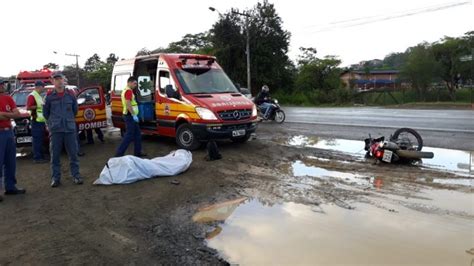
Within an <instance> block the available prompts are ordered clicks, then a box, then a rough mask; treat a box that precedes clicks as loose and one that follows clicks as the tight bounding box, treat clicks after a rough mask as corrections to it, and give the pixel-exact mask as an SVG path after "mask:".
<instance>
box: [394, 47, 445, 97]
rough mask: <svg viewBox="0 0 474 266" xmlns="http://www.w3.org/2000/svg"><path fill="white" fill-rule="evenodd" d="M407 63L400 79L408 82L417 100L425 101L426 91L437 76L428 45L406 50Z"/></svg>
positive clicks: (433, 58)
mask: <svg viewBox="0 0 474 266" xmlns="http://www.w3.org/2000/svg"><path fill="white" fill-rule="evenodd" d="M407 54H408V57H407V61H406V62H405V65H404V66H403V68H402V72H401V74H402V77H404V78H406V79H407V80H409V81H410V83H411V85H412V87H413V88H414V89H416V91H417V92H418V96H419V99H420V100H421V101H425V94H426V91H427V89H428V88H429V87H430V85H431V84H432V82H433V79H434V78H435V76H436V75H437V72H438V70H439V67H438V66H439V65H438V63H437V62H436V60H435V57H434V55H433V51H432V50H431V47H430V45H429V44H428V43H426V42H425V43H421V44H419V45H417V46H415V47H412V48H409V49H408V50H407Z"/></svg>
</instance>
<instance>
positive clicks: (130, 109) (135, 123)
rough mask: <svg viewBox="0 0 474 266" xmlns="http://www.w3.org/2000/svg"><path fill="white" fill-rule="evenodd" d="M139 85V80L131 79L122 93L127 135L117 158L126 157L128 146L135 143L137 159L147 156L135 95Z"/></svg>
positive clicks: (116, 155)
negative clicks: (143, 147) (144, 151)
mask: <svg viewBox="0 0 474 266" xmlns="http://www.w3.org/2000/svg"><path fill="white" fill-rule="evenodd" d="M137 85H138V82H137V79H136V78H135V77H130V78H128V80H127V87H125V89H124V90H123V91H122V95H121V98H122V114H123V120H124V122H125V134H124V136H123V139H122V143H120V146H119V147H118V149H117V152H116V153H115V157H122V156H124V155H125V152H126V151H127V148H128V145H130V143H132V142H133V143H134V155H135V156H137V157H145V156H146V154H144V153H143V152H142V134H141V131H140V126H139V123H140V119H139V118H138V104H137V101H136V99H135V95H134V93H133V90H134V89H135V88H136V87H137Z"/></svg>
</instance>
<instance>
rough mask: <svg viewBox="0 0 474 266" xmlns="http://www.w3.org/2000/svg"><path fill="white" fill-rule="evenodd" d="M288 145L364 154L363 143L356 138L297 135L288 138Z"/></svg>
mask: <svg viewBox="0 0 474 266" xmlns="http://www.w3.org/2000/svg"><path fill="white" fill-rule="evenodd" d="M288 145H291V146H300V147H310V148H317V149H324V150H334V151H340V152H345V153H352V154H358V155H362V156H363V155H365V151H364V143H363V142H361V141H357V140H348V139H327V138H318V137H307V136H302V135H299V136H294V137H292V138H290V139H289V140H288Z"/></svg>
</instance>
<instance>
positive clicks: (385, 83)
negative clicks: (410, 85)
mask: <svg viewBox="0 0 474 266" xmlns="http://www.w3.org/2000/svg"><path fill="white" fill-rule="evenodd" d="M399 74H400V71H398V70H371V71H368V72H366V71H360V70H346V71H344V72H342V73H341V81H342V82H343V84H344V86H345V87H346V88H353V89H357V90H359V91H365V90H371V89H379V88H393V89H396V88H398V87H399V85H397V81H398V77H399Z"/></svg>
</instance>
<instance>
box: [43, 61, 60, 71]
mask: <svg viewBox="0 0 474 266" xmlns="http://www.w3.org/2000/svg"><path fill="white" fill-rule="evenodd" d="M43 68H48V69H52V70H58V69H59V65H58V64H56V63H52V62H50V63H47V64H46V65H44V66H43Z"/></svg>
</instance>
